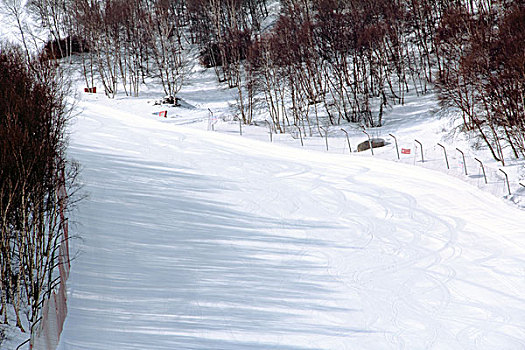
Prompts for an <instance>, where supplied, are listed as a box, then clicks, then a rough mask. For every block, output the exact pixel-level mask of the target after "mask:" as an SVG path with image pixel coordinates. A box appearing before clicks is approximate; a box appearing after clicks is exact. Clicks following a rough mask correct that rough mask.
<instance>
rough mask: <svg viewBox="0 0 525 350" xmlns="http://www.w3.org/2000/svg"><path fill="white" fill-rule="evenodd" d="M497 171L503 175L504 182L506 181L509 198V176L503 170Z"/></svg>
mask: <svg viewBox="0 0 525 350" xmlns="http://www.w3.org/2000/svg"><path fill="white" fill-rule="evenodd" d="M498 170H499V171H501V172H502V173H503V174H504V175H505V180H506V181H507V189H508V190H509V196H510V195H511V194H512V193H511V192H510V184H509V176H508V175H507V173H506V172H504V171H503V170H501V169H498Z"/></svg>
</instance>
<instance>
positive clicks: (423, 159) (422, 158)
mask: <svg viewBox="0 0 525 350" xmlns="http://www.w3.org/2000/svg"><path fill="white" fill-rule="evenodd" d="M414 141H416V143H417V144H418V145H419V147H421V163H424V162H425V157H424V156H423V144H422V143H421V142H419V141H418V140H414Z"/></svg>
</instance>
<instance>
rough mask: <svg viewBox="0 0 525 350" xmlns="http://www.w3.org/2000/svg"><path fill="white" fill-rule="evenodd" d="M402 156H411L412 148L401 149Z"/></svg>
mask: <svg viewBox="0 0 525 350" xmlns="http://www.w3.org/2000/svg"><path fill="white" fill-rule="evenodd" d="M401 153H402V154H410V148H401Z"/></svg>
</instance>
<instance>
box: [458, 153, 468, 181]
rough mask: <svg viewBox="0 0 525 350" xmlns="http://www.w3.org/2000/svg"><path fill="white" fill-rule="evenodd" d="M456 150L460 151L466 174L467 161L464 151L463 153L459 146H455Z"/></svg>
mask: <svg viewBox="0 0 525 350" xmlns="http://www.w3.org/2000/svg"><path fill="white" fill-rule="evenodd" d="M456 151H458V152H459V153H461V156H462V157H463V168H464V169H465V175H468V173H467V162H466V161H465V153H463V151H462V150H460V149H459V148H457V147H456Z"/></svg>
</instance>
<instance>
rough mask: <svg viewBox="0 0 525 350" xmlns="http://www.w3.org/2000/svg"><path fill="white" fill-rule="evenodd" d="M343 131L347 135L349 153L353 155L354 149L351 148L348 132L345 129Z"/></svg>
mask: <svg viewBox="0 0 525 350" xmlns="http://www.w3.org/2000/svg"><path fill="white" fill-rule="evenodd" d="M341 131H342V132H344V133H345V134H346V142H348V151H350V153H352V147H350V138H349V137H348V132H347V131H346V130H345V129H343V128H341Z"/></svg>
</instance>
